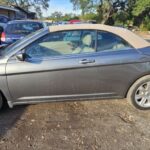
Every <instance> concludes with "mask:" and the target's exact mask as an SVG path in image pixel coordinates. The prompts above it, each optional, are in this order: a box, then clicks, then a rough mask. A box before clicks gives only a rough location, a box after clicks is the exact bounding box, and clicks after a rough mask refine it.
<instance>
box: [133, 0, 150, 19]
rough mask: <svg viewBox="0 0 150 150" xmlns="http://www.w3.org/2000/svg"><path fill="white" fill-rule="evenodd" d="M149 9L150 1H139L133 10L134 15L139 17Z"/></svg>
mask: <svg viewBox="0 0 150 150" xmlns="http://www.w3.org/2000/svg"><path fill="white" fill-rule="evenodd" d="M148 8H150V0H137V1H136V3H135V7H134V8H133V15H134V16H138V15H140V14H141V13H142V12H144V11H145V10H146V9H148Z"/></svg>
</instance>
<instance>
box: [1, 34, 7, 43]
mask: <svg viewBox="0 0 150 150" xmlns="http://www.w3.org/2000/svg"><path fill="white" fill-rule="evenodd" d="M1 41H2V42H5V41H6V34H5V32H2V34H1Z"/></svg>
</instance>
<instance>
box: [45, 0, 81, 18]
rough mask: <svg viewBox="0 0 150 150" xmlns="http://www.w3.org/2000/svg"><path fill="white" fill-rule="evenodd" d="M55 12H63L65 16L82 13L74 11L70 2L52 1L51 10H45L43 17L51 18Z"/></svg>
mask: <svg viewBox="0 0 150 150" xmlns="http://www.w3.org/2000/svg"><path fill="white" fill-rule="evenodd" d="M55 11H61V12H62V13H63V14H65V13H75V14H79V13H80V11H78V10H77V11H74V10H73V5H72V3H70V0H50V2H49V8H48V10H47V11H45V10H43V16H44V17H47V16H50V15H51V13H53V12H55Z"/></svg>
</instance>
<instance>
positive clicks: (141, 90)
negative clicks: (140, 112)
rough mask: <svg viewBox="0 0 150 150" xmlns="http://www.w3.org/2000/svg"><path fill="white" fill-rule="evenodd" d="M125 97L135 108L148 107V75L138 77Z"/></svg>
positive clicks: (149, 92)
mask: <svg viewBox="0 0 150 150" xmlns="http://www.w3.org/2000/svg"><path fill="white" fill-rule="evenodd" d="M127 99H128V101H129V103H130V104H132V105H133V106H135V107H136V108H139V109H149V108H150V75H147V76H144V77H142V78H140V79H138V80H137V81H136V82H135V83H134V84H133V85H132V86H131V88H130V90H129V92H128V95H127Z"/></svg>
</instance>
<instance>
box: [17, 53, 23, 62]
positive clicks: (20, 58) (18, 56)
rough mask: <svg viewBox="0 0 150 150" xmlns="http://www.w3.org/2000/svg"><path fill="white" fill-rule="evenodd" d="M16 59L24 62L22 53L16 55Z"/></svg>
mask: <svg viewBox="0 0 150 150" xmlns="http://www.w3.org/2000/svg"><path fill="white" fill-rule="evenodd" d="M16 58H17V59H18V60H19V61H24V60H25V54H24V53H18V54H16Z"/></svg>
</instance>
